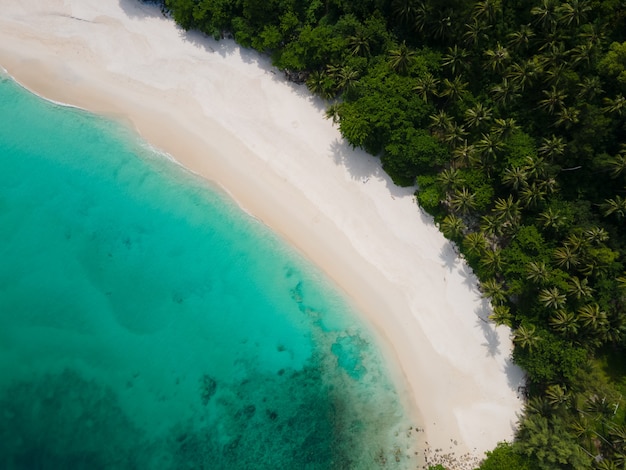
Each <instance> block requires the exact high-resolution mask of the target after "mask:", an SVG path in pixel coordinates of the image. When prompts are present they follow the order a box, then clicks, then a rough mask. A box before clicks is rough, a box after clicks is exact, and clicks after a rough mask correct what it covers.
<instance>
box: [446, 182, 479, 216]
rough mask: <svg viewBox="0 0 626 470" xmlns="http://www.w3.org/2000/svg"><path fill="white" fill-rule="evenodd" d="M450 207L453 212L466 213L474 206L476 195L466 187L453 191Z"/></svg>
mask: <svg viewBox="0 0 626 470" xmlns="http://www.w3.org/2000/svg"><path fill="white" fill-rule="evenodd" d="M450 207H452V210H454V211H455V212H458V213H461V214H468V213H469V212H471V211H472V209H474V208H475V207H476V195H475V194H474V193H471V192H470V191H469V189H467V188H465V187H464V188H461V189H460V190H459V189H457V190H456V191H454V196H452V197H451V198H450Z"/></svg>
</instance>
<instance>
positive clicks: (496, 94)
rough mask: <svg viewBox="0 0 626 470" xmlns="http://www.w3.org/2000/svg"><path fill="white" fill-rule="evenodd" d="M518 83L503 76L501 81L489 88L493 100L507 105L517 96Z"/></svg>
mask: <svg viewBox="0 0 626 470" xmlns="http://www.w3.org/2000/svg"><path fill="white" fill-rule="evenodd" d="M518 91H519V85H517V84H516V83H514V82H510V81H509V79H508V78H506V77H505V78H503V79H502V82H500V83H498V84H496V85H494V86H492V87H491V88H490V90H489V93H491V96H492V97H493V100H494V101H495V102H496V103H502V104H503V105H507V104H508V103H509V102H510V101H513V99H515V98H517V97H518V96H519V93H518Z"/></svg>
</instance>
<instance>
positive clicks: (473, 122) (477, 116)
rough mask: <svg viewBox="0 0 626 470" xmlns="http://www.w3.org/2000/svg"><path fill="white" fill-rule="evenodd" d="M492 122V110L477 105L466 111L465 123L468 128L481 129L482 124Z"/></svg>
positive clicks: (479, 104) (480, 104)
mask: <svg viewBox="0 0 626 470" xmlns="http://www.w3.org/2000/svg"><path fill="white" fill-rule="evenodd" d="M490 120H491V108H489V107H488V106H485V105H483V104H482V103H480V102H479V103H476V104H475V105H474V106H473V107H471V108H468V109H467V110H466V111H465V123H466V124H467V125H468V127H480V126H481V125H482V124H484V123H486V122H489V121H490Z"/></svg>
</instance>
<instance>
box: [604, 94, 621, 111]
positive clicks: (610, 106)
mask: <svg viewBox="0 0 626 470" xmlns="http://www.w3.org/2000/svg"><path fill="white" fill-rule="evenodd" d="M604 104H605V105H606V106H605V107H604V108H602V110H603V111H606V112H609V113H611V114H617V115H619V116H622V115H623V114H624V111H626V98H624V95H622V94H621V93H620V94H618V95H617V96H616V97H615V98H613V99H611V98H604Z"/></svg>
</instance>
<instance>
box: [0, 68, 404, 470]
mask: <svg viewBox="0 0 626 470" xmlns="http://www.w3.org/2000/svg"><path fill="white" fill-rule="evenodd" d="M372 338H373V336H372V335H371V334H370V332H369V331H368V329H367V327H366V326H365V325H364V324H363V323H361V322H360V320H359V319H358V314H357V312H355V311H354V310H353V309H352V307H351V306H350V303H349V302H348V301H346V299H344V298H342V297H341V295H340V294H339V292H338V290H337V289H336V288H335V287H334V286H333V285H331V284H330V283H329V282H328V281H327V280H326V279H325V278H324V276H323V275H322V274H321V273H320V272H319V270H317V269H316V268H315V267H314V266H311V265H310V264H309V263H308V262H306V261H305V260H304V259H303V258H302V257H300V256H299V255H298V253H296V252H295V251H294V250H293V249H292V248H291V247H289V246H288V245H286V244H285V243H284V242H283V241H282V240H280V239H279V238H278V237H277V236H275V235H274V234H273V233H272V232H271V231H270V230H268V229H267V228H266V227H265V226H263V225H262V224H260V223H259V222H257V221H256V220H255V219H253V218H251V217H249V216H248V215H246V214H245V213H244V212H242V211H241V210H240V209H239V208H238V207H237V205H236V204H235V203H233V202H232V201H231V200H229V199H228V197H226V196H225V195H224V194H222V193H221V192H220V191H218V190H216V189H215V188H212V187H210V186H209V184H208V183H206V182H205V181H203V180H200V179H199V178H197V177H195V176H193V175H191V174H189V173H188V172H186V171H185V170H183V169H182V168H180V167H178V166H177V165H175V164H174V163H172V162H171V161H169V160H168V159H167V158H166V157H165V156H164V155H162V154H159V153H158V152H155V151H153V150H151V149H150V148H148V147H147V146H146V145H144V144H143V143H142V142H141V141H140V140H139V139H138V137H136V136H135V135H134V134H133V133H132V132H130V131H129V130H128V129H126V128H124V127H123V126H122V125H119V124H117V123H114V122H111V121H108V120H105V119H102V118H100V117H97V116H93V115H91V114H89V113H87V112H84V111H81V110H77V109H73V108H67V107H62V106H58V105H54V104H51V103H49V102H46V101H44V100H41V99H39V98H38V97H36V96H34V95H32V94H30V93H28V92H27V91H25V90H23V89H22V88H21V87H19V86H18V85H17V84H15V83H14V82H13V81H12V80H10V79H8V78H6V77H5V78H2V77H0V371H2V373H1V374H0V468H3V469H66V468H67V469H70V468H71V469H83V468H84V469H98V468H115V469H126V468H129V469H130V468H133V469H134V468H137V469H186V468H189V469H200V468H211V469H265V468H267V469H330V468H405V467H409V466H411V461H410V460H409V458H408V457H407V456H405V455H404V449H406V447H407V445H408V443H409V438H407V435H406V430H407V429H408V426H409V425H410V424H412V423H408V422H407V421H406V418H405V417H404V412H403V410H402V407H401V405H400V403H399V401H398V397H397V394H396V391H395V389H394V385H393V384H392V383H391V381H390V379H389V377H388V375H387V373H386V370H385V363H384V360H383V359H382V358H381V357H380V354H379V351H378V350H377V348H376V344H375V342H374V341H373V339H372ZM397 461H399V462H397ZM384 462H386V463H384ZM413 466H414V464H413Z"/></svg>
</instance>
